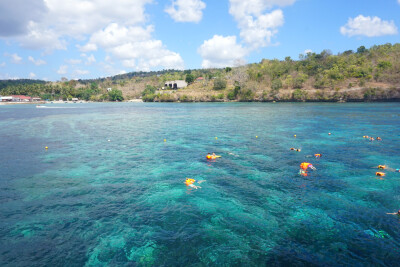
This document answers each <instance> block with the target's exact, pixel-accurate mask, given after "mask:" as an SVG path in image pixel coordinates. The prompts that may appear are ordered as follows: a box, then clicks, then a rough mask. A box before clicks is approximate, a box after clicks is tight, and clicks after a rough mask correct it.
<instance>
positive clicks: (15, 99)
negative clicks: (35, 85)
mask: <svg viewBox="0 0 400 267" xmlns="http://www.w3.org/2000/svg"><path fill="white" fill-rule="evenodd" d="M12 101H13V102H30V101H31V97H30V96H26V95H12Z"/></svg>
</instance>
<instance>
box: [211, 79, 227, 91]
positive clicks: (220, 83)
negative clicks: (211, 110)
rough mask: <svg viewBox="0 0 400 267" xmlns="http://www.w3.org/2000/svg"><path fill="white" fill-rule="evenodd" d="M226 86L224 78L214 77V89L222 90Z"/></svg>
mask: <svg viewBox="0 0 400 267" xmlns="http://www.w3.org/2000/svg"><path fill="white" fill-rule="evenodd" d="M225 88H226V80H225V79H223V78H216V79H215V80H214V87H213V89H214V90H223V89H225Z"/></svg>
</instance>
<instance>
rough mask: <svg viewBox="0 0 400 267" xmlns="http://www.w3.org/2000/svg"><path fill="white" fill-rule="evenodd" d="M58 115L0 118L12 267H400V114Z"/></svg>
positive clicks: (71, 110) (300, 108)
mask: <svg viewBox="0 0 400 267" xmlns="http://www.w3.org/2000/svg"><path fill="white" fill-rule="evenodd" d="M48 107H49V108H36V107H35V106H34V105H13V106H0V265H1V266H60V265H64V266H83V265H87V266H98V265H100V266H104V265H109V266H115V265H120V266H152V265H154V266H231V265H242V266H261V265H265V264H269V265H287V264H291V265H325V266H326V265H328V266H329V265H330V266H332V265H344V266H346V265H353V266H354V265H355V266H365V265H375V266H376V265H387V266H396V265H398V264H399V261H398V260H399V258H400V217H398V216H396V215H387V214H386V213H387V212H395V211H397V210H398V209H400V173H396V172H390V171H386V176H385V177H383V178H382V179H380V178H379V177H376V176H375V172H376V171H377V169H374V168H373V167H374V166H377V165H379V164H382V165H383V164H385V165H388V166H389V167H392V168H394V169H396V168H400V140H399V133H400V104H398V103H378V104H372V103H366V104H364V103H363V104H362V103H357V104H309V103H307V104H301V103H299V104H289V103H283V104H278V103H263V104H261V103H260V104H256V103H243V104H241V103H229V104H228V103H216V104H212V103H203V104H197V103H192V104H178V103H171V104H154V103H151V104H146V103H115V104H112V103H108V104H98V103H93V104H64V105H56V104H49V105H48ZM329 132H331V133H332V134H331V135H328V133H329ZM294 135H296V136H297V137H296V138H295V137H294ZM364 135H369V136H373V137H377V136H380V137H382V139H383V140H382V141H373V142H371V141H369V140H367V139H364V138H363V136H364ZM256 136H257V137H256ZM164 139H165V141H164ZM46 146H47V147H48V150H45V147H46ZM291 147H294V148H300V149H301V152H295V151H291V150H290V148H291ZM207 152H215V153H216V154H218V155H221V156H222V157H221V158H219V159H217V160H215V161H207V160H206V159H205V155H206V154H207ZM315 153H322V154H323V156H322V158H320V159H316V158H315V157H313V156H312V155H314V154H315ZM304 161H308V162H310V163H312V164H313V165H314V166H315V167H316V168H317V170H316V171H310V172H309V175H308V176H307V177H304V176H300V175H299V174H298V171H299V164H300V163H301V162H304ZM185 177H191V178H194V179H196V180H197V181H201V180H206V181H205V182H203V183H201V187H202V188H199V189H197V190H195V189H190V188H188V187H187V186H186V185H185V184H184V180H185ZM196 184H197V182H196Z"/></svg>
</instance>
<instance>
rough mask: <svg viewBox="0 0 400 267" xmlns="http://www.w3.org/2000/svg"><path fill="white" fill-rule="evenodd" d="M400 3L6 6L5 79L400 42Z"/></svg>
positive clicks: (218, 63) (128, 1)
mask: <svg viewBox="0 0 400 267" xmlns="http://www.w3.org/2000/svg"><path fill="white" fill-rule="evenodd" d="M398 27H400V0H335V1H333V0H163V1H162V0H112V1H111V0H68V1H65V0H0V79H22V78H24V79H40V80H48V81H58V80H60V79H61V78H62V77H65V78H67V79H95V78H102V77H109V76H113V75H117V74H122V73H127V72H133V71H157V70H163V69H177V70H187V69H201V68H214V67H215V68H224V67H235V66H240V65H243V64H247V63H258V62H260V61H261V60H262V59H280V60H282V59H284V58H285V57H287V56H290V57H291V58H292V59H294V60H297V59H299V55H300V54H307V53H308V52H315V53H320V52H321V51H322V50H324V49H328V50H330V51H331V52H332V53H333V54H337V53H340V52H343V51H346V50H354V51H356V50H357V48H358V47H360V46H362V45H363V46H365V47H367V48H369V47H371V46H373V45H380V44H385V43H392V44H394V43H398V42H399V37H400V35H399V28H398Z"/></svg>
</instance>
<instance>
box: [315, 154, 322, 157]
mask: <svg viewBox="0 0 400 267" xmlns="http://www.w3.org/2000/svg"><path fill="white" fill-rule="evenodd" d="M314 157H316V158H320V157H322V154H314Z"/></svg>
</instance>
